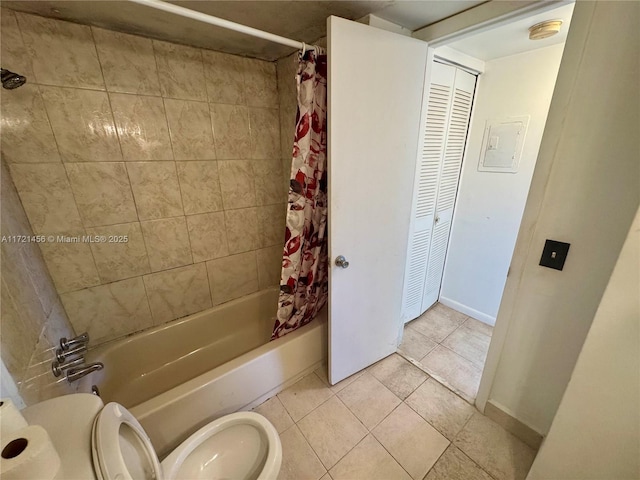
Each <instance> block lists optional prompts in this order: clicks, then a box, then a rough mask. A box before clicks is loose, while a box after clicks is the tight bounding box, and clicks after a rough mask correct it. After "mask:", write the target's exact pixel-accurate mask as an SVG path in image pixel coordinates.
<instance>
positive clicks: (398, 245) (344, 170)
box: [328, 17, 430, 384]
mask: <svg viewBox="0 0 640 480" xmlns="http://www.w3.org/2000/svg"><path fill="white" fill-rule="evenodd" d="M328 47H329V48H328V53H329V72H328V86H329V87H328V88H329V99H328V107H329V120H328V124H329V128H328V133H329V144H328V153H329V158H328V178H329V186H328V187H329V258H330V262H331V265H330V269H329V380H330V382H331V383H332V384H335V383H337V382H339V381H340V380H342V379H343V378H346V377H348V376H349V375H351V374H353V373H355V372H357V371H359V370H362V369H363V368H365V367H367V366H369V365H371V364H372V363H374V362H376V361H378V360H380V359H382V358H384V357H386V356H387V355H390V354H391V353H393V352H394V351H395V350H396V348H397V345H398V338H399V334H400V331H401V327H402V322H401V319H400V313H401V308H402V287H403V277H404V267H405V262H406V253H407V241H406V239H407V235H408V233H409V220H410V211H411V201H412V191H413V178H414V171H415V162H416V154H417V148H418V137H419V131H420V113H421V112H420V111H421V104H422V96H423V89H424V83H425V71H426V65H427V56H428V54H430V52H429V51H428V48H427V44H426V43H424V42H422V41H420V40H416V39H413V38H409V37H404V36H401V35H397V34H394V33H391V32H387V31H384V30H379V29H377V28H374V27H370V26H366V25H363V24H360V23H355V22H351V21H348V20H344V19H341V18H337V17H330V18H329V20H328ZM429 56H430V55H429ZM341 255H342V256H344V257H345V258H346V261H348V262H349V266H348V268H342V267H340V266H337V265H336V264H335V259H336V257H338V256H341Z"/></svg>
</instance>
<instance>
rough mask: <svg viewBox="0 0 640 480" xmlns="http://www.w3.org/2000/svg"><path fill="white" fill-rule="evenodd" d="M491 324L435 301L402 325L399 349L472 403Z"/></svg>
mask: <svg viewBox="0 0 640 480" xmlns="http://www.w3.org/2000/svg"><path fill="white" fill-rule="evenodd" d="M492 333H493V327H491V326H490V325H487V324H485V323H482V322H479V321H478V320H475V319H473V318H470V317H467V316H466V315H464V314H462V313H460V312H457V311H455V310H452V309H451V308H449V307H445V306H444V305H442V304H440V303H437V304H436V305H435V306H433V307H432V308H430V309H429V310H427V311H426V312H425V313H423V314H422V315H421V316H420V317H418V318H416V319H415V320H413V321H411V322H409V323H408V324H407V325H406V326H405V328H404V337H403V339H402V344H401V345H400V347H399V348H398V352H399V353H400V354H401V355H402V356H404V357H405V358H408V359H411V360H414V361H415V362H417V364H418V365H419V367H420V368H422V369H423V370H424V371H425V372H427V373H428V374H429V375H430V376H432V377H434V378H435V379H437V380H438V381H439V382H440V383H442V384H444V385H446V386H447V387H449V388H450V389H451V390H453V391H454V392H456V393H457V394H458V395H460V396H462V397H463V398H465V399H466V400H468V401H469V402H471V403H473V401H474V400H475V398H476V394H477V393H478V386H479V385H480V377H481V376H482V369H483V368H484V362H485V360H486V358H487V351H488V350H489V342H490V341H491V334H492Z"/></svg>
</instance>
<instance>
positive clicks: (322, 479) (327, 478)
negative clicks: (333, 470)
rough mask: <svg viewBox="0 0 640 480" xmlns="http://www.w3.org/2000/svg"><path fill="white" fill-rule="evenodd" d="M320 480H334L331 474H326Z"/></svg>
mask: <svg viewBox="0 0 640 480" xmlns="http://www.w3.org/2000/svg"><path fill="white" fill-rule="evenodd" d="M320 480H333V479H332V478H331V475H329V472H327V473H325V474H324V475H323V476H322V478H321V479H320Z"/></svg>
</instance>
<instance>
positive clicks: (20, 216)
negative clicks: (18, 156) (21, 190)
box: [0, 155, 33, 235]
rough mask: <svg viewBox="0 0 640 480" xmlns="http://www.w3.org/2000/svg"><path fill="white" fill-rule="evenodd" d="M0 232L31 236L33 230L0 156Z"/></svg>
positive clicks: (7, 169) (7, 168)
mask: <svg viewBox="0 0 640 480" xmlns="http://www.w3.org/2000/svg"><path fill="white" fill-rule="evenodd" d="M0 169H1V171H0V200H2V201H0V222H1V225H0V232H2V234H3V235H27V234H28V235H31V234H32V233H33V230H32V229H31V225H30V224H29V219H28V218H27V214H26V212H25V211H24V208H23V207H22V203H21V202H20V197H19V196H18V191H17V190H16V187H15V185H14V183H13V179H12V178H11V174H10V173H9V167H8V166H7V164H6V163H5V162H4V158H2V156H1V155H0Z"/></svg>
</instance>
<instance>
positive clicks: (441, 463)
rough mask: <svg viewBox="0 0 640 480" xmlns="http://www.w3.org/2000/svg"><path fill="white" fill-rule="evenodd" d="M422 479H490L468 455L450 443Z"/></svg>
mask: <svg viewBox="0 0 640 480" xmlns="http://www.w3.org/2000/svg"><path fill="white" fill-rule="evenodd" d="M424 480H492V478H491V476H490V475H489V474H488V473H487V472H485V471H484V470H482V469H481V468H480V467H479V466H478V465H476V464H475V463H474V462H473V461H472V460H471V459H469V457H467V456H466V455H465V454H464V453H462V452H461V451H460V450H458V449H457V448H456V447H454V446H453V445H451V446H450V447H449V448H447V450H446V451H445V452H444V454H443V455H442V456H441V457H440V459H439V460H438V461H437V462H436V464H435V465H434V466H433V468H432V469H431V471H429V474H428V475H427V476H426V477H425V479H424Z"/></svg>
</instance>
